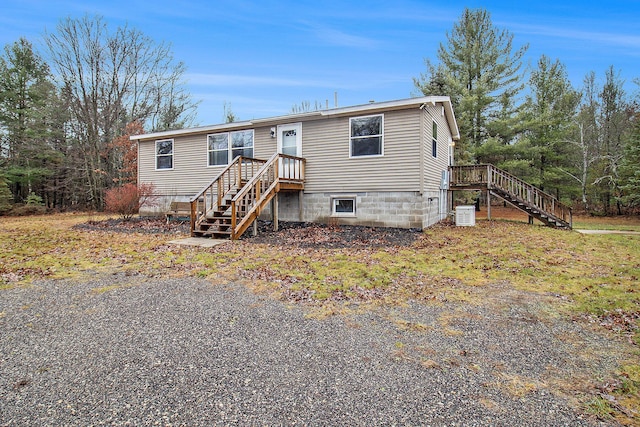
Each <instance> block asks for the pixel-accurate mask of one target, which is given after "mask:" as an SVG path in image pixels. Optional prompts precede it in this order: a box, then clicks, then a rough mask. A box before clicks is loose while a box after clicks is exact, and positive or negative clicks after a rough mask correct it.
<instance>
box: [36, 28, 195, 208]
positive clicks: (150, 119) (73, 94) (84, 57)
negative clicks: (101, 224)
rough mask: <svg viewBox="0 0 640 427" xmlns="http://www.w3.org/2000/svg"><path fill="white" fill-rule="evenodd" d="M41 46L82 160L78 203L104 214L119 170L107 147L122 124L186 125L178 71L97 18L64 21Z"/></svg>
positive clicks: (160, 50) (166, 56)
mask: <svg viewBox="0 0 640 427" xmlns="http://www.w3.org/2000/svg"><path fill="white" fill-rule="evenodd" d="M46 42H47V46H48V47H49V51H50V56H51V65H52V67H53V68H54V69H55V70H56V76H57V78H59V79H60V80H61V83H62V85H63V86H64V91H63V93H64V94H65V95H66V96H67V97H68V105H69V108H70V115H71V121H70V122H69V125H68V128H69V129H70V131H71V137H72V140H73V142H74V143H75V144H76V145H77V148H78V150H79V151H80V154H81V157H82V159H83V164H82V166H81V172H82V175H83V181H84V183H85V185H86V188H85V189H84V193H85V194H84V196H83V197H81V199H85V200H87V201H89V202H90V204H91V205H92V206H93V207H96V208H102V207H103V204H104V198H103V194H104V190H105V189H106V188H109V186H110V185H111V182H112V178H113V175H114V173H115V170H114V166H115V164H117V162H112V161H111V159H109V156H108V153H109V150H108V149H107V147H108V144H109V143H110V142H111V141H113V140H114V139H115V138H116V137H118V136H119V135H121V134H122V132H123V131H124V128H125V126H126V124H127V123H130V122H132V121H135V120H138V121H140V122H142V123H145V124H146V125H147V126H148V127H149V128H151V129H153V130H165V129H171V128H178V127H183V126H186V125H189V124H191V121H192V120H193V113H194V111H195V107H196V103H194V102H192V101H191V96H190V95H189V94H188V93H187V92H186V91H185V89H184V87H183V85H182V78H183V75H184V72H185V67H184V64H182V63H177V64H176V63H175V62H174V60H173V55H172V53H171V49H170V46H169V45H167V44H165V43H155V42H154V41H153V40H151V39H150V38H149V37H147V36H145V35H144V34H142V33H141V32H140V31H137V30H135V29H132V28H129V27H128V26H126V25H125V26H122V27H118V28H117V29H116V30H115V31H110V30H109V28H108V26H107V24H106V22H105V21H104V20H103V18H102V17H99V16H96V17H89V16H85V17H83V18H80V19H72V18H67V19H65V20H62V21H61V22H60V23H59V24H58V26H57V31H56V32H55V33H50V34H47V37H46Z"/></svg>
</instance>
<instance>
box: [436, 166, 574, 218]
mask: <svg viewBox="0 0 640 427" xmlns="http://www.w3.org/2000/svg"><path fill="white" fill-rule="evenodd" d="M449 190H450V191H463V190H473V191H483V190H484V191H487V193H488V194H489V196H491V195H493V196H496V197H499V198H501V199H503V200H505V201H507V202H508V203H510V204H512V205H513V206H515V207H516V208H518V209H520V210H522V211H524V212H526V213H527V214H528V215H529V218H530V219H533V218H536V219H538V220H540V221H541V222H543V223H544V224H545V225H548V226H551V227H557V228H567V229H571V228H572V226H573V224H572V222H573V218H572V212H571V208H570V207H569V206H566V205H564V204H563V203H561V202H560V201H559V200H558V199H556V198H555V197H553V196H551V195H550V194H547V193H545V192H544V191H542V190H540V189H539V188H536V187H534V186H533V185H531V184H528V183H526V182H525V181H523V180H521V179H519V178H517V177H515V176H514V175H511V174H510V173H508V172H506V171H503V170H501V169H498V168H497V167H495V166H493V165H470V166H451V167H449ZM489 206H490V203H489Z"/></svg>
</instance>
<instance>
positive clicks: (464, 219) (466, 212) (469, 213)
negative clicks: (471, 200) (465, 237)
mask: <svg viewBox="0 0 640 427" xmlns="http://www.w3.org/2000/svg"><path fill="white" fill-rule="evenodd" d="M456 225H457V226H458V227H473V226H475V225H476V207H475V206H473V205H471V206H467V205H461V206H456Z"/></svg>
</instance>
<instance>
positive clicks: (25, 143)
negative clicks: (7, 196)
mask: <svg viewBox="0 0 640 427" xmlns="http://www.w3.org/2000/svg"><path fill="white" fill-rule="evenodd" d="M56 97H57V93H56V89H55V86H54V85H53V83H52V82H51V80H50V73H49V68H48V67H47V65H46V64H45V63H44V62H43V60H42V59H41V58H40V57H39V56H38V55H37V54H35V53H34V51H33V49H32V46H31V44H30V43H29V42H28V41H27V40H26V39H20V40H18V41H17V42H15V43H13V44H12V45H7V46H5V49H4V56H3V57H0V125H1V126H2V128H3V133H4V135H3V141H4V147H3V148H4V149H3V150H2V151H3V152H4V155H5V159H4V164H5V167H4V168H5V173H6V174H7V175H8V178H9V180H10V181H11V182H12V184H11V187H12V189H13V194H14V199H15V201H22V200H24V199H25V198H26V197H27V196H28V195H29V194H31V193H34V192H41V191H42V186H43V184H44V181H45V180H46V178H48V177H49V176H51V175H52V173H53V172H52V169H51V167H50V160H51V158H52V157H55V156H56V153H55V150H54V149H52V147H51V146H50V144H49V143H50V141H51V135H52V124H51V121H50V118H49V111H50V105H51V102H52V100H55V99H56Z"/></svg>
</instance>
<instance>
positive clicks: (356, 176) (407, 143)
mask: <svg viewBox="0 0 640 427" xmlns="http://www.w3.org/2000/svg"><path fill="white" fill-rule="evenodd" d="M349 117H359V115H357V114H355V115H353V116H349ZM349 117H338V118H329V119H325V120H314V121H307V122H304V123H303V125H302V135H303V141H302V155H303V157H305V158H306V159H307V165H306V183H305V192H309V193H313V192H336V193H344V192H366V191H420V161H419V156H420V119H419V110H418V109H413V110H402V111H392V112H386V113H384V156H379V157H355V158H349Z"/></svg>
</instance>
